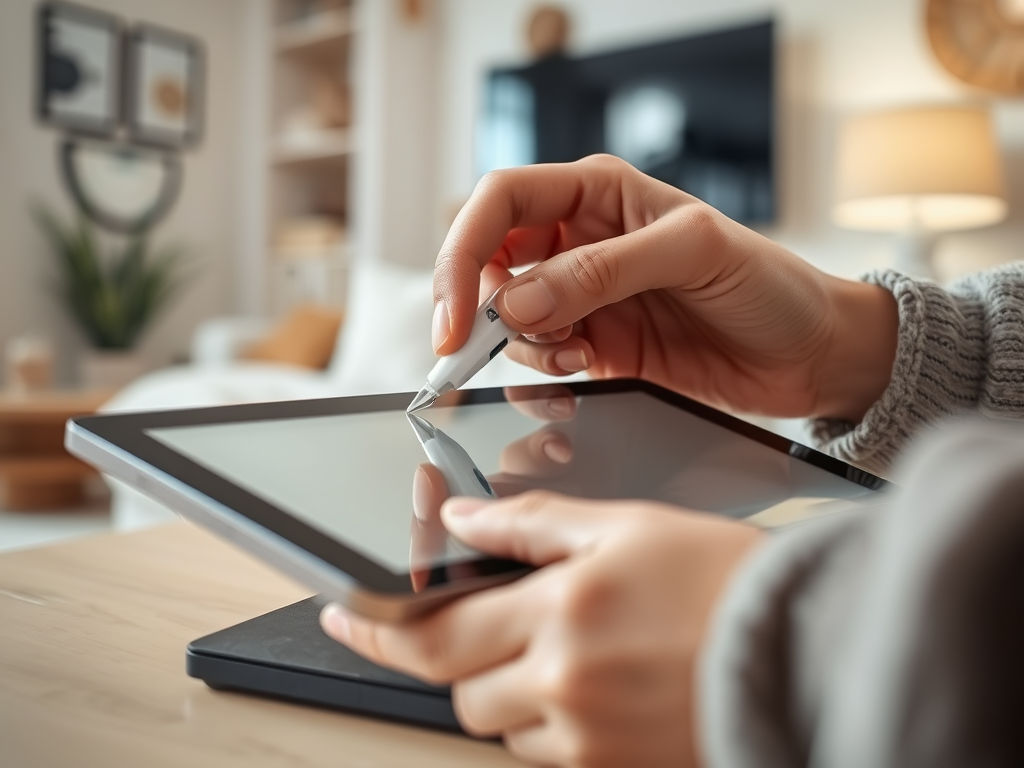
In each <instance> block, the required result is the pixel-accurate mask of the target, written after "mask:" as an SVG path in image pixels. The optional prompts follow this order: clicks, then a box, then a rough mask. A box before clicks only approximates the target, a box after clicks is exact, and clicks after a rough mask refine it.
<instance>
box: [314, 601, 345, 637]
mask: <svg viewBox="0 0 1024 768" xmlns="http://www.w3.org/2000/svg"><path fill="white" fill-rule="evenodd" d="M320 626H321V627H323V629H324V631H325V632H326V633H327V634H329V635H330V636H331V637H333V638H335V639H337V640H341V641H342V642H346V643H347V642H348V641H349V640H351V639H352V627H351V625H350V624H349V622H348V616H346V615H345V611H344V610H343V609H342V607H341V606H340V605H338V604H336V603H331V604H330V605H328V606H327V607H326V608H324V609H323V611H322V612H321V613H320Z"/></svg>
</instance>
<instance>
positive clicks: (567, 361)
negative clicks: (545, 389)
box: [555, 349, 590, 373]
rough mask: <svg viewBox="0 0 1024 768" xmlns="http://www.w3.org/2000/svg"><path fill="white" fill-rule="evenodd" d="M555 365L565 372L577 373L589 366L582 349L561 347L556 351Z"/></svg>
mask: <svg viewBox="0 0 1024 768" xmlns="http://www.w3.org/2000/svg"><path fill="white" fill-rule="evenodd" d="M555 365H557V366H558V367H559V368H561V369H562V370H563V371H565V372H567V373H579V372H580V371H585V370H587V368H589V367H590V363H588V362H587V356H586V355H585V354H583V350H582V349H563V350H561V351H560V352H556V353H555Z"/></svg>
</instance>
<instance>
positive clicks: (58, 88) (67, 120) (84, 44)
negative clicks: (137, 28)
mask: <svg viewBox="0 0 1024 768" xmlns="http://www.w3.org/2000/svg"><path fill="white" fill-rule="evenodd" d="M36 25H37V34H38V45H37V47H36V48H37V62H36V113H37V114H38V116H39V119H40V120H42V121H44V122H46V123H50V124H52V125H55V126H57V127H60V128H64V129H67V130H71V131H80V132H86V133H91V134H96V135H100V136H109V135H111V134H112V133H113V132H114V131H116V130H117V128H118V126H119V124H120V122H121V93H122V87H123V84H122V82H121V72H122V66H121V55H122V50H121V48H122V46H121V22H120V20H119V19H118V17H117V16H114V15H112V14H109V13H104V12H103V11H97V10H93V9H91V8H85V7H83V6H80V5H75V4H72V3H66V2H46V3H42V4H40V6H39V8H38V11H37V16H36Z"/></svg>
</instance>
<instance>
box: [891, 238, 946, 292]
mask: <svg viewBox="0 0 1024 768" xmlns="http://www.w3.org/2000/svg"><path fill="white" fill-rule="evenodd" d="M934 254H935V235H932V234H927V233H924V232H907V233H904V234H902V235H900V238H899V257H898V258H897V260H896V268H897V269H898V270H899V271H900V272H903V273H904V274H907V275H909V276H911V277H923V278H927V279H928V280H935V279H937V277H938V276H937V275H936V273H935V263H934V260H933V258H932V257H933V256H934Z"/></svg>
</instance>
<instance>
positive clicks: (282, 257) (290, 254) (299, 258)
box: [267, 242, 353, 269]
mask: <svg viewBox="0 0 1024 768" xmlns="http://www.w3.org/2000/svg"><path fill="white" fill-rule="evenodd" d="M267 250H268V251H269V252H270V255H271V256H272V257H273V258H274V262H275V263H276V264H277V265H278V266H280V267H282V268H285V269H287V268H290V267H293V266H295V265H296V264H303V263H310V262H317V261H319V262H322V263H324V264H325V265H326V266H327V267H328V268H330V269H348V265H349V261H350V260H351V259H352V255H353V254H352V246H351V244H350V243H348V242H345V243H342V244H340V245H336V246H334V247H333V248H325V249H323V250H321V251H317V252H313V251H310V252H308V253H305V254H299V253H298V252H297V251H284V250H282V249H281V248H279V247H277V246H275V245H274V244H273V243H272V244H271V245H270V247H269V248H268V249H267Z"/></svg>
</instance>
